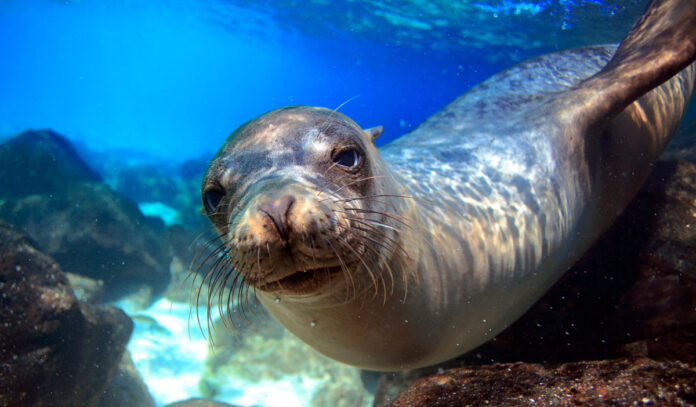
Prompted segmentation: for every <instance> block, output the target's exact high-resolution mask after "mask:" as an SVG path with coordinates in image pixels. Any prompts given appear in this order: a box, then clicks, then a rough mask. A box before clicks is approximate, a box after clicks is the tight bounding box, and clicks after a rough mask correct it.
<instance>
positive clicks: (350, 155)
mask: <svg viewBox="0 0 696 407" xmlns="http://www.w3.org/2000/svg"><path fill="white" fill-rule="evenodd" d="M333 162H334V163H335V164H336V165H338V166H340V167H344V168H346V169H351V170H352V169H355V167H357V165H358V164H359V163H360V153H358V150H356V149H354V148H348V149H345V150H343V151H339V152H338V153H337V154H335V155H334V156H333Z"/></svg>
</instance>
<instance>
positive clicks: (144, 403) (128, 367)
mask: <svg viewBox="0 0 696 407" xmlns="http://www.w3.org/2000/svg"><path fill="white" fill-rule="evenodd" d="M98 406H99V407H155V401H154V400H153V399H152V396H151V395H150V392H149V391H148V389H147V386H146V385H145V383H144V382H143V378H142V377H141V376H140V373H138V371H137V370H136V369H135V365H133V359H132V358H131V355H130V352H128V351H126V352H124V353H123V357H122V358H121V363H120V364H119V365H118V371H117V372H116V374H115V375H114V377H113V379H111V382H110V383H109V387H107V389H106V391H105V392H104V394H103V395H102V397H101V398H100V400H99V403H98Z"/></svg>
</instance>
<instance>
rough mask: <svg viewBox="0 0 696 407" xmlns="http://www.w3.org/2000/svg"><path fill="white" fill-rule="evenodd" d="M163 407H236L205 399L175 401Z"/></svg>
mask: <svg viewBox="0 0 696 407" xmlns="http://www.w3.org/2000/svg"><path fill="white" fill-rule="evenodd" d="M165 407H237V406H236V405H234V404H227V403H222V402H219V401H213V400H207V399H197V398H196V399H188V400H184V401H177V402H176V403H172V404H167V405H166V406H165Z"/></svg>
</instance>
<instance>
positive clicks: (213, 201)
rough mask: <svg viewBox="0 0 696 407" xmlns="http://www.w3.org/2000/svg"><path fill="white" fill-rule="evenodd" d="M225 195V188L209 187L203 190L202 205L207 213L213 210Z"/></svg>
mask: <svg viewBox="0 0 696 407" xmlns="http://www.w3.org/2000/svg"><path fill="white" fill-rule="evenodd" d="M224 197H225V190H223V189H222V188H220V187H210V188H208V189H206V190H205V191H204V192H203V205H204V206H205V210H206V211H207V212H208V213H211V212H215V210H216V209H217V207H218V205H220V201H222V198H224Z"/></svg>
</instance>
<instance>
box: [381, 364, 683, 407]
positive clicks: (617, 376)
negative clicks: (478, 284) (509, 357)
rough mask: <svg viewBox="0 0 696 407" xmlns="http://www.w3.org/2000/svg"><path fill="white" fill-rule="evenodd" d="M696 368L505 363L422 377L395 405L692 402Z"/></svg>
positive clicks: (673, 365) (611, 404)
mask: <svg viewBox="0 0 696 407" xmlns="http://www.w3.org/2000/svg"><path fill="white" fill-rule="evenodd" d="M694 403H696V369H694V368H693V367H690V366H688V365H686V364H683V363H680V362H674V361H672V362H667V361H663V362H658V361H654V360H650V359H638V360H626V359H623V360H605V361H593V362H575V363H566V364H561V365H542V364H537V363H505V364H493V365H487V366H478V367H474V368H461V369H452V370H448V371H445V372H443V373H441V374H437V375H434V376H430V377H428V378H425V379H421V380H419V381H418V382H416V383H415V384H414V385H413V386H411V387H410V388H409V389H408V390H406V391H405V392H403V393H402V394H400V395H399V396H398V397H397V398H396V400H394V402H393V403H392V404H390V405H391V406H394V407H399V406H430V407H434V406H501V407H502V406H559V405H561V406H569V405H591V406H650V405H653V406H658V405H661V406H666V405H669V406H689V405H694Z"/></svg>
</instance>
